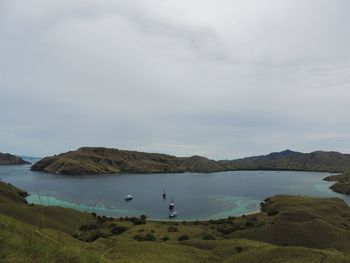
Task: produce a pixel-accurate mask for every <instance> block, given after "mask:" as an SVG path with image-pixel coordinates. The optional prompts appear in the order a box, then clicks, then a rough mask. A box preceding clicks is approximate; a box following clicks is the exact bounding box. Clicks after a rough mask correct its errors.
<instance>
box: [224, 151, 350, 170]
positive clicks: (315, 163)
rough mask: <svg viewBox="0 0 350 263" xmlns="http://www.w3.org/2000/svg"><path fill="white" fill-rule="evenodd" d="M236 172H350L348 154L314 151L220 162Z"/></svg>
mask: <svg viewBox="0 0 350 263" xmlns="http://www.w3.org/2000/svg"><path fill="white" fill-rule="evenodd" d="M220 163H221V164H222V165H224V166H225V167H226V168H227V169H237V170H300V171H319V172H346V171H350V154H343V153H339V152H323V151H316V152H312V153H301V152H294V151H290V150H286V151H282V152H277V153H270V154H268V155H262V156H254V157H248V158H243V159H237V160H233V161H222V162H220Z"/></svg>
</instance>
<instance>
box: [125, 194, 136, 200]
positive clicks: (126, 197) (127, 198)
mask: <svg viewBox="0 0 350 263" xmlns="http://www.w3.org/2000/svg"><path fill="white" fill-rule="evenodd" d="M133 198H134V197H133V196H132V195H125V196H124V199H125V201H130V200H132V199H133Z"/></svg>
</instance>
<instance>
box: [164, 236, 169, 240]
mask: <svg viewBox="0 0 350 263" xmlns="http://www.w3.org/2000/svg"><path fill="white" fill-rule="evenodd" d="M162 240H163V241H168V240H170V238H169V237H168V236H164V237H162Z"/></svg>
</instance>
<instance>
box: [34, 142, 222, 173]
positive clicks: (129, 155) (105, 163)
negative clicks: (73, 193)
mask: <svg viewBox="0 0 350 263" xmlns="http://www.w3.org/2000/svg"><path fill="white" fill-rule="evenodd" d="M32 170H33V171H43V172H47V173H56V174H71V175H75V174H108V173H120V172H126V173H174V172H180V173H181V172H203V173H207V172H218V171H223V170H224V168H223V167H222V166H221V165H219V164H217V163H216V162H215V161H213V160H209V159H207V158H205V157H201V156H192V157H188V158H184V157H182V158H179V157H175V156H171V155H166V154H158V153H143V152H136V151H123V150H117V149H109V148H102V147H83V148H80V149H78V150H76V151H71V152H67V153H63V154H59V155H55V156H51V157H46V158H44V159H42V160H40V161H39V162H37V163H36V164H34V165H33V166H32Z"/></svg>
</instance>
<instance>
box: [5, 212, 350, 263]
mask: <svg viewBox="0 0 350 263" xmlns="http://www.w3.org/2000/svg"><path fill="white" fill-rule="evenodd" d="M0 233H1V235H0V261H1V262H4V263H5V262H8V263H13V262H38V263H39V262H76V263H78V262H82V263H83V262H91V263H93V262H100V263H109V262H146V263H147V262H179V263H181V262H184V263H186V262H188V263H190V262H203V263H204V262H208V263H209V262H232V263H240V262H246V263H249V262H251V263H253V262H254V263H255V262H261V263H265V262H266V263H268V262H269V263H271V262H275V263H282V262H286V263H296V262H298V263H304V262H305V263H310V262H311V263H312V262H324V263H327V262H328V263H331V262H332V263H337V262H339V263H345V262H349V260H350V257H349V255H347V254H344V253H342V252H339V251H326V250H314V249H307V248H301V247H278V246H274V245H270V244H267V243H263V242H257V241H251V240H244V239H237V240H221V241H202V240H196V241H184V242H137V241H128V242H125V241H124V240H122V241H121V240H118V239H99V240H97V241H95V242H92V243H86V242H82V241H79V240H76V239H74V238H72V237H71V236H69V235H67V234H65V233H63V232H60V231H57V230H52V229H45V228H38V227H35V226H32V225H29V224H23V223H21V222H19V221H18V220H15V219H13V218H9V217H6V216H1V215H0Z"/></svg>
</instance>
